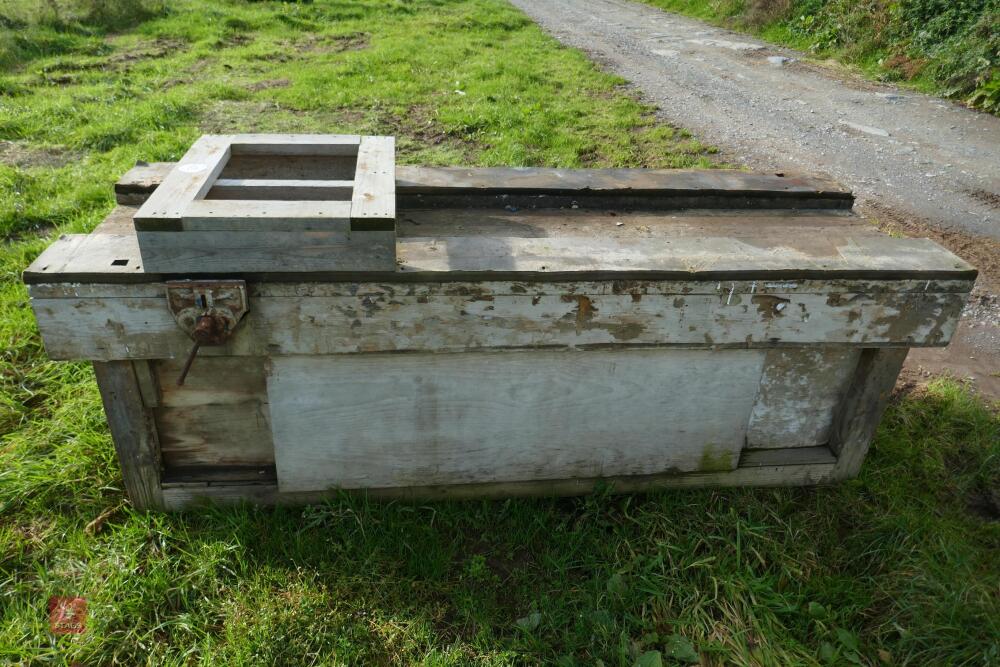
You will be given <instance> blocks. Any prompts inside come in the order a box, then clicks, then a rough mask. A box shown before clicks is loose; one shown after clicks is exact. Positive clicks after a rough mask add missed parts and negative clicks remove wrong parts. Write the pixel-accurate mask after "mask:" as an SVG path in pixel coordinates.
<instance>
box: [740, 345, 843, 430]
mask: <svg viewBox="0 0 1000 667" xmlns="http://www.w3.org/2000/svg"><path fill="white" fill-rule="evenodd" d="M860 353H861V352H860V350H858V349H857V348H830V347H817V348H813V349H787V348H783V349H778V350H770V351H769V352H768V353H767V358H766V359H765V361H764V374H763V376H762V377H761V380H760V390H759V391H758V392H757V401H756V403H754V406H753V411H752V412H751V413H750V426H749V428H748V430H747V447H756V448H771V447H775V448H785V447H816V446H819V445H825V444H826V443H827V442H828V441H829V439H830V425H831V424H832V423H833V416H834V412H835V411H836V409H837V407H838V406H839V405H840V401H841V400H842V399H843V397H844V393H845V392H846V390H847V384H848V383H849V382H850V380H851V377H852V376H853V375H854V369H855V367H856V366H857V364H858V357H859V355H860Z"/></svg>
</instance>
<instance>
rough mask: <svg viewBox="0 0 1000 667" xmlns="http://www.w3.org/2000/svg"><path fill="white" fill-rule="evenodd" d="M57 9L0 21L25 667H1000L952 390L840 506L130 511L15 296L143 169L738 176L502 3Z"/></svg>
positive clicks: (89, 417) (823, 498) (998, 430)
mask: <svg viewBox="0 0 1000 667" xmlns="http://www.w3.org/2000/svg"><path fill="white" fill-rule="evenodd" d="M112 5H113V6H115V7H117V8H118V9H120V10H121V11H119V12H118V13H110V14H109V13H108V12H107V11H103V10H102V11H98V10H101V8H106V7H108V6H112ZM38 6H39V5H38V4H37V3H28V2H23V3H21V2H20V0H18V1H17V2H16V3H14V4H12V3H11V2H10V1H8V2H7V4H6V5H5V4H0V16H2V17H4V18H3V19H2V20H0V26H3V27H6V28H8V29H10V30H12V31H13V33H8V34H5V35H3V37H2V39H0V48H5V49H6V50H5V51H4V52H3V55H2V58H0V62H2V63H4V64H3V67H4V69H3V71H2V73H0V91H2V92H0V141H3V142H6V143H3V144H0V151H2V160H0V161H2V164H0V233H2V234H3V235H4V236H5V237H6V241H5V242H4V244H3V246H2V250H0V340H3V341H4V343H5V345H4V347H3V349H2V350H0V434H2V435H0V663H8V662H9V663H15V664H17V663H19V662H24V663H28V664H33V663H37V664H49V663H51V664H69V663H70V662H72V661H76V662H78V663H80V664H85V665H99V664H123V665H136V664H151V665H165V664H176V665H180V664H192V663H200V664H220V665H221V664H225V665H228V664H253V665H257V664H287V665H299V664H426V665H465V664H498V665H500V664H566V665H570V664H587V665H596V664H602V663H603V664H604V665H608V666H611V665H626V666H628V665H633V664H635V663H636V662H638V663H639V664H646V665H653V664H659V663H658V662H657V661H658V660H659V661H662V662H663V663H664V664H683V663H684V662H687V661H689V660H695V659H700V660H702V661H703V663H705V664H730V663H735V664H763V665H796V664H806V665H809V664H851V663H852V662H853V663H856V662H859V661H860V662H861V663H862V664H915V665H924V664H967V665H984V664H990V663H996V662H997V661H998V660H1000V647H998V643H997V637H1000V601H998V588H1000V563H998V559H997V558H996V553H997V551H998V548H1000V522H998V521H997V520H996V516H995V513H996V509H997V508H996V506H995V503H996V502H997V501H996V494H997V493H998V491H997V490H998V488H1000V463H998V460H1000V420H998V418H997V414H996V413H995V412H991V411H990V409H989V408H988V407H987V406H985V405H984V404H983V403H981V402H979V401H977V400H976V399H974V398H973V397H972V395H971V394H970V393H969V392H968V391H967V390H966V389H965V388H964V387H962V386H960V385H958V384H955V383H952V382H940V383H937V384H934V385H932V386H931V387H930V388H929V389H928V390H926V391H922V392H918V393H914V394H911V395H908V396H906V397H904V398H902V399H901V401H900V402H898V403H897V404H896V405H894V406H893V408H892V409H891V412H890V414H889V417H888V418H887V420H886V422H885V424H884V425H883V427H882V428H881V430H880V432H879V435H878V439H877V441H876V443H875V445H874V448H873V452H872V454H871V457H870V459H869V461H868V462H867V463H866V465H865V468H864V471H863V474H862V477H861V478H860V479H859V480H857V481H855V482H851V483H848V484H845V485H842V486H839V487H835V488H827V489H806V490H746V489H742V490H741V489H734V490H725V491H693V492H692V491H687V492H670V493H661V494H648V495H642V496H612V495H609V494H607V493H600V494H596V495H594V496H590V497H586V498H579V499H559V500H557V499H549V500H516V501H501V502H471V503H436V504H431V505H421V504H405V503H392V504H384V503H369V502H367V501H366V500H364V499H361V498H346V497H345V498H342V499H338V500H336V501H333V502H330V503H327V504H323V505H317V506H313V507H307V508H296V509H274V510H272V509H260V508H251V507H244V508H236V509H208V508H206V509H203V510H198V511H191V512H187V513H183V514H174V515H163V514H145V513H141V512H136V511H135V510H133V509H132V508H131V506H130V505H129V503H128V501H127V500H126V499H125V498H124V495H123V493H122V491H121V478H120V476H119V473H118V469H117V464H116V462H115V460H114V452H113V448H112V447H111V444H110V438H109V435H108V431H107V427H106V425H105V422H104V416H103V411H102V409H101V404H100V399H99V397H98V395H97V392H96V389H95V386H94V380H93V374H92V372H91V371H90V369H89V367H88V366H87V365H86V364H80V363H53V362H50V361H47V360H46V358H45V355H44V351H43V349H42V347H41V343H40V341H39V339H38V335H37V331H36V329H35V325H34V319H33V317H32V315H31V310H30V307H29V305H28V300H27V295H26V293H25V290H24V288H23V286H22V285H21V284H20V277H19V273H20V271H21V270H22V269H23V268H24V267H25V266H26V265H27V263H28V262H30V260H31V259H32V258H33V257H35V256H36V255H37V254H38V253H39V252H40V251H41V249H42V248H44V247H45V245H47V244H48V243H49V242H50V241H51V240H52V238H53V237H54V236H55V235H57V234H59V233H66V232H79V231H86V230H89V229H91V228H92V227H93V226H94V225H95V224H96V223H97V222H99V221H100V219H101V218H102V217H103V216H104V215H105V214H106V213H107V212H108V211H109V210H110V208H111V206H112V204H113V202H112V197H111V184H112V183H113V182H114V181H115V180H116V179H117V178H118V177H119V176H120V174H121V173H123V172H124V171H125V170H126V169H127V168H129V167H130V166H131V165H132V163H133V162H134V161H135V160H136V159H145V160H167V159H174V158H176V157H178V156H179V155H180V154H182V153H183V151H184V150H185V148H186V147H187V145H188V144H189V143H190V142H191V141H192V140H193V139H194V138H195V137H196V136H197V135H198V134H200V133H201V132H204V131H223V132H230V131H270V130H275V131H322V132H337V131H352V132H375V133H377V132H392V133H395V134H397V136H398V138H399V147H400V153H401V155H400V159H401V161H404V162H417V163H419V162H423V163H437V164H449V163H467V164H480V165H491V164H524V165H560V166H611V165H623V166H705V165H708V164H711V161H712V157H711V154H710V151H709V150H708V149H707V148H706V147H704V146H702V145H700V144H698V143H697V142H696V141H695V140H693V139H692V138H690V137H689V136H687V135H686V134H684V133H683V132H682V131H680V130H677V129H674V128H670V127H667V126H664V125H662V124H659V123H657V122H656V121H655V118H654V117H653V115H652V113H651V110H650V109H648V108H646V107H644V106H642V105H641V104H639V103H638V102H636V101H635V99H633V98H632V97H631V96H630V95H629V94H628V92H627V90H626V89H625V88H623V86H622V82H621V81H620V80H618V79H615V78H614V77H610V76H607V75H605V74H602V73H600V72H599V71H598V70H596V69H595V67H594V66H593V65H592V64H590V63H589V62H588V61H587V60H586V59H585V58H584V57H583V56H582V55H581V54H579V53H577V52H574V51H569V50H565V49H562V48H560V47H558V46H557V45H556V43H555V42H554V41H553V40H551V39H550V38H548V37H546V36H544V35H543V34H542V33H541V32H540V31H539V30H538V29H537V28H536V27H535V26H534V25H532V24H531V23H530V22H528V21H526V20H525V19H524V17H523V16H522V15H520V14H518V13H517V12H515V11H513V10H512V9H510V8H509V7H508V6H506V5H504V4H503V3H502V2H499V0H473V1H469V2H448V1H444V0H439V1H436V2H435V1H432V0H427V1H421V2H418V1H416V0H414V1H412V2H404V1H400V2H375V1H374V0H372V1H371V2H328V1H319V0H317V1H316V2H314V3H291V2H289V3H278V2H253V3H249V2H248V3H243V2H221V1H215V2H206V3H194V2H176V3H174V2H172V3H165V4H164V5H159V4H157V3H128V2H121V3H118V4H114V3H102V2H100V1H98V0H90V1H88V2H86V3H79V4H76V5H69V6H67V5H65V3H62V4H59V5H57V7H58V8H59V11H58V15H45V14H37V13H32V10H33V9H35V8H37V7H38ZM41 6H42V7H43V8H44V7H49V6H51V5H50V4H46V3H43V4H42V5H41ZM126 10H128V11H126ZM11 26H15V28H11ZM14 33H16V34H14ZM11 45H13V46H11ZM456 91H461V92H456ZM462 93H464V94H462ZM990 494H994V495H993V496H991V495H990ZM51 595H80V596H84V597H86V598H87V599H88V601H89V605H90V614H89V616H90V618H89V625H88V630H87V632H86V633H85V634H83V635H81V636H60V637H54V636H52V635H51V634H49V631H48V623H47V618H46V601H47V599H48V597H49V596H51Z"/></svg>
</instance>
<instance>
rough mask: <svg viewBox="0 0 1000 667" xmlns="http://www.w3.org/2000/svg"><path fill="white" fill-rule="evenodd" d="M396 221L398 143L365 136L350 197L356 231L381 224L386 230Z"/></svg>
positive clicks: (383, 138)
mask: <svg viewBox="0 0 1000 667" xmlns="http://www.w3.org/2000/svg"><path fill="white" fill-rule="evenodd" d="M395 219H396V142H395V139H394V138H393V137H362V138H361V145H360V146H359V147H358V165H357V171H356V172H355V176H354V193H353V195H352V197H351V220H352V222H353V223H354V226H355V227H356V228H360V227H361V226H364V225H378V228H379V229H385V228H387V227H385V224H386V223H387V222H388V221H392V220H395Z"/></svg>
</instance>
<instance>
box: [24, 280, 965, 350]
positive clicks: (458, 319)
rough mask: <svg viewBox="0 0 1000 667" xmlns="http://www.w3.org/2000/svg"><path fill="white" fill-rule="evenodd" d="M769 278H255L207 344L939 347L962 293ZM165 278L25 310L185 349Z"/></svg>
mask: <svg viewBox="0 0 1000 667" xmlns="http://www.w3.org/2000/svg"><path fill="white" fill-rule="evenodd" d="M923 285H928V283H927V282H926V281H925V282H924V283H923ZM811 286H812V287H813V288H815V289H821V288H822V286H821V285H818V284H817V283H812V284H811ZM930 286H931V287H933V283H932V284H931V285H930ZM767 287H768V283H755V282H754V281H748V282H746V281H745V282H740V283H737V282H730V283H719V282H702V283H691V282H687V283H680V284H673V283H670V282H669V281H663V282H658V281H653V282H640V283H631V282H614V281H608V282H605V283H600V282H594V283H587V282H583V283H580V282H572V283H541V284H530V285H529V284H525V283H511V284H507V283H485V284H483V283H447V284H442V285H435V286H430V285H424V286H412V288H411V287H410V286H393V285H387V284H380V283H375V284H371V283H364V284H357V283H349V284H345V285H341V286H332V285H317V284H312V283H300V284H297V285H295V284H280V283H274V284H264V285H257V286H254V287H253V289H252V292H251V295H250V301H251V304H250V312H249V313H248V314H247V316H246V317H245V318H244V321H243V323H242V324H241V325H240V329H239V330H238V331H237V333H236V335H235V336H234V337H233V339H232V340H231V342H230V343H228V344H227V345H225V346H221V347H218V348H207V349H205V350H203V351H202V353H201V354H202V355H215V354H221V355H233V356H268V355H278V354H285V355H295V354H314V355H322V354H342V353H356V352H402V351H407V352H410V351H412V352H421V351H424V352H463V351H468V350H488V349H492V348H502V349H511V348H539V347H559V348H566V347H577V348H587V347H602V346H633V347H634V346H672V345H678V346H701V347H739V348H770V347H775V346H778V345H786V346H787V345H812V344H823V345H848V346H864V347H872V346H880V345H905V346H922V345H944V344H946V343H947V342H948V340H949V339H950V338H951V335H952V333H953V331H954V329H955V326H956V325H957V322H958V317H959V314H960V312H961V309H962V306H963V303H964V295H963V294H961V293H955V292H938V293H921V292H899V293H894V292H873V293H851V292H848V293H841V292H839V291H835V292H830V293H822V292H820V293H808V292H807V293H800V292H799V291H798V289H797V288H798V284H797V283H774V284H773V289H774V290H775V291H773V292H763V291H762V290H763V289H765V288H767ZM793 287H794V289H793ZM77 289H79V290H81V291H82V293H81V294H80V296H76V295H75V293H76V291H77ZM109 289H111V288H109ZM120 289H121V287H120V288H119V290H120ZM126 289H132V288H126ZM162 289H163V288H162V287H159V288H151V287H150V286H143V288H142V290H137V292H138V293H139V294H142V296H135V297H130V296H121V297H110V298H107V297H102V296H93V295H91V294H93V292H92V291H91V294H88V290H86V289H85V288H82V287H81V288H76V287H73V286H69V287H68V288H67V290H68V291H69V292H70V293H71V294H72V295H69V296H66V297H62V298H42V297H41V292H42V290H41V289H40V290H39V291H38V292H33V297H34V298H33V299H32V308H33V309H34V311H35V316H36V318H37V320H38V323H39V329H40V331H41V333H42V338H43V340H44V342H45V345H46V350H47V352H48V354H49V356H50V357H52V358H53V359H98V360H101V359H163V358H177V357H181V358H182V357H183V356H184V355H186V353H187V351H188V349H189V347H190V341H189V340H188V338H187V337H186V336H185V335H184V333H183V332H182V331H181V330H180V329H179V328H178V327H177V325H176V323H175V322H174V320H173V318H172V317H171V316H170V314H169V312H168V311H167V309H166V307H165V303H164V297H163V296H162V295H163V294H164V292H162V291H161V290H162ZM777 290H784V291H777ZM48 293H49V294H51V293H53V292H52V291H51V289H50V290H49V292H48ZM111 293H115V292H114V291H112V292H111ZM117 293H119V294H120V293H121V292H120V291H119V292H117ZM331 294H336V296H333V295H331Z"/></svg>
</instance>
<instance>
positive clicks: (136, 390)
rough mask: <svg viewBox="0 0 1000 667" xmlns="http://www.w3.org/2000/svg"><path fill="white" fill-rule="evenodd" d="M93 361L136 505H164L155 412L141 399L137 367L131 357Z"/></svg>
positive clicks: (112, 435)
mask: <svg viewBox="0 0 1000 667" xmlns="http://www.w3.org/2000/svg"><path fill="white" fill-rule="evenodd" d="M93 363H94V374H95V375H96V376H97V386H98V387H99V388H100V390H101V400H102V401H103V402H104V412H105V414H106V415H107V417H108V424H109V425H110V426H111V439H112V440H113V441H114V443H115V452H117V454H118V462H119V463H120V464H121V468H122V476H123V477H124V479H125V490H126V491H127V492H128V496H129V498H130V499H131V500H132V504H133V505H135V506H136V507H137V508H139V509H152V508H156V509H161V508H163V491H162V488H161V486H160V445H159V441H158V440H157V437H156V425H155V423H154V422H153V415H152V413H151V412H150V411H149V409H148V408H147V407H146V406H145V404H143V401H142V392H141V390H140V386H139V381H138V378H137V377H136V372H135V368H134V367H133V365H132V362H131V361H105V362H101V361H95V362H93Z"/></svg>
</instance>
